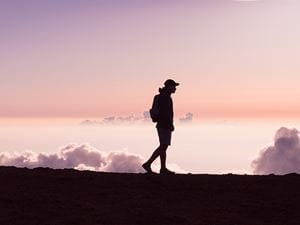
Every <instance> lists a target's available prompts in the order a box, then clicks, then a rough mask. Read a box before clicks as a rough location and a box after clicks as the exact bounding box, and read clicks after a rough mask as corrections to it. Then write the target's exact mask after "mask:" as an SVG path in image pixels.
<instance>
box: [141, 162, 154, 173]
mask: <svg viewBox="0 0 300 225" xmlns="http://www.w3.org/2000/svg"><path fill="white" fill-rule="evenodd" d="M142 167H143V168H144V170H146V172H147V173H154V172H153V171H152V169H151V166H150V165H149V164H147V163H144V164H143V165H142Z"/></svg>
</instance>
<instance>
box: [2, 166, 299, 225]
mask: <svg viewBox="0 0 300 225" xmlns="http://www.w3.org/2000/svg"><path fill="white" fill-rule="evenodd" d="M299 204H300V175H297V174H289V175H285V176H275V175H269V176H250V175H231V174H229V175H204V174H201V175H187V174H185V175H184V174H179V175H169V176H166V175H164V176H163V175H146V174H117V173H101V172H88V171H76V170H72V169H65V170H53V169H48V168H37V169H24V168H14V167H0V224H1V225H14V224H20V225H21V224H22V225H56V224H60V225H96V224H99V225H100V224H111V225H125V224H126V225H127V224H128V225H129V224H130V225H135V224H145V225H169V224H170V225H174V224H183V225H189V224H195V225H219V224H220V225H221V224H222V225H239V224H240V225H265V224H266V225H267V224H268V225H290V224H294V225H299V224H300V207H299Z"/></svg>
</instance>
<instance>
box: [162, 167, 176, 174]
mask: <svg viewBox="0 0 300 225" xmlns="http://www.w3.org/2000/svg"><path fill="white" fill-rule="evenodd" d="M160 174H175V172H174V171H171V170H168V169H167V168H165V169H160Z"/></svg>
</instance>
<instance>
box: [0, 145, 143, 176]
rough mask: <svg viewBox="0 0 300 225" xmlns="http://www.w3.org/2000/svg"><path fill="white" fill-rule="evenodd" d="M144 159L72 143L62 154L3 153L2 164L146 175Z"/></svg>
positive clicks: (0, 163) (1, 154) (63, 149)
mask: <svg viewBox="0 0 300 225" xmlns="http://www.w3.org/2000/svg"><path fill="white" fill-rule="evenodd" d="M142 162H143V158H142V157H141V156H138V155H135V154H130V153H128V152H110V153H105V152H103V151H100V150H98V149H96V148H94V147H92V146H91V145H89V144H80V145H78V144H68V145H67V146H65V147H62V148H61V149H60V150H59V152H58V153H52V154H45V153H35V152H32V151H26V152H23V153H21V154H18V153H14V154H9V153H0V165H3V166H17V167H28V168H35V167H50V168H54V169H63V168H75V169H79V170H94V171H106V172H128V173H140V172H144V171H143V169H142V168H141V164H142Z"/></svg>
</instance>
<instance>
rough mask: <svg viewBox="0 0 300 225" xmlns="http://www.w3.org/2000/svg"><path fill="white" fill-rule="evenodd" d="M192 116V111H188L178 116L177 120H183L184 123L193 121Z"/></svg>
mask: <svg viewBox="0 0 300 225" xmlns="http://www.w3.org/2000/svg"><path fill="white" fill-rule="evenodd" d="M193 116H194V115H193V113H191V112H188V113H187V114H185V116H184V117H181V118H179V121H180V122H184V123H186V122H192V121H193Z"/></svg>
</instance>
